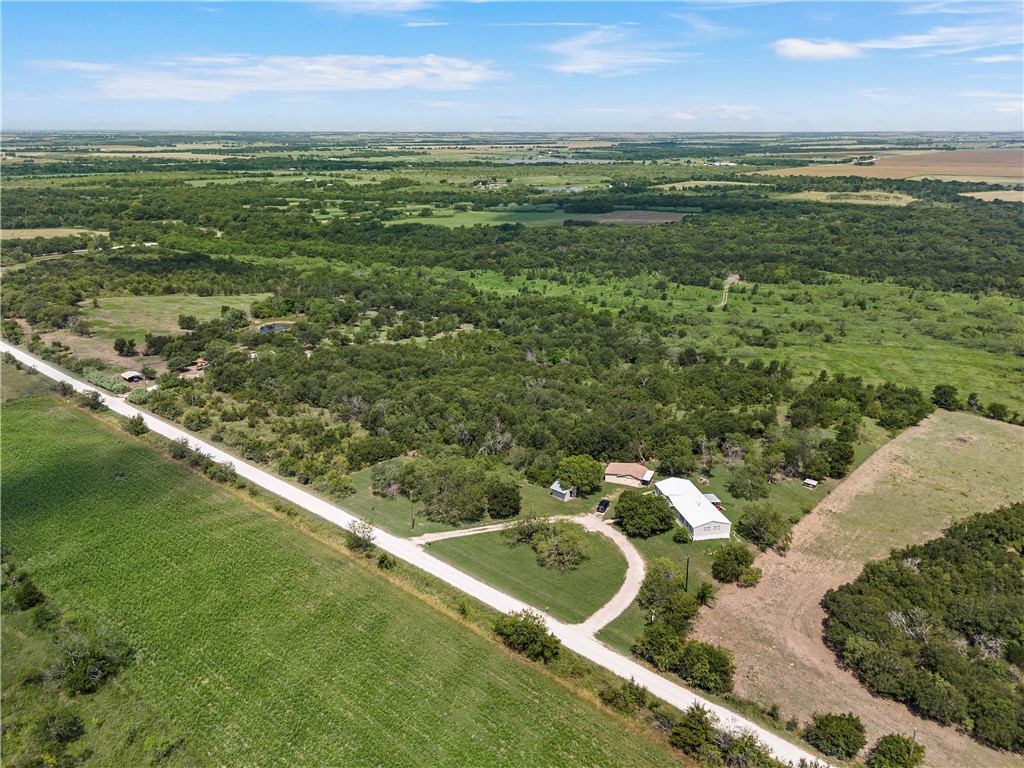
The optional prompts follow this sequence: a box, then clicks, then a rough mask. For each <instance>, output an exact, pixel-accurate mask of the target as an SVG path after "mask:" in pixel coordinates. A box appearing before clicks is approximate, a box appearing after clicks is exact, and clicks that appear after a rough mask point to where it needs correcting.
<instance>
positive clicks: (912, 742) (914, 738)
mask: <svg viewBox="0 0 1024 768" xmlns="http://www.w3.org/2000/svg"><path fill="white" fill-rule="evenodd" d="M916 745H917V728H914V735H913V736H911V737H910V760H909V761H907V765H913V764H914V747H915V746H916Z"/></svg>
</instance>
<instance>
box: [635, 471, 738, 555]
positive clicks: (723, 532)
mask: <svg viewBox="0 0 1024 768" xmlns="http://www.w3.org/2000/svg"><path fill="white" fill-rule="evenodd" d="M654 493H655V494H656V495H658V496H664V497H665V498H666V499H668V501H669V504H671V505H672V508H673V509H674V510H675V511H676V517H677V518H678V520H679V523H680V525H685V526H686V527H687V528H689V529H690V536H691V537H692V538H693V540H694V541H702V540H704V539H728V538H729V536H730V535H731V534H732V523H731V522H730V521H729V518H727V517H726V516H725V515H723V514H722V512H721V510H719V509H717V508H716V507H715V505H714V504H712V503H711V501H710V500H709V499H708V498H707V497H706V496H705V495H704V494H703V493H701V492H700V490H699V489H698V488H697V486H696V485H694V484H693V483H691V482H690V481H689V480H683V479H682V478H679V477H670V478H668V479H666V480H659V481H658V482H656V483H655V484H654Z"/></svg>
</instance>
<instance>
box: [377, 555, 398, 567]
mask: <svg viewBox="0 0 1024 768" xmlns="http://www.w3.org/2000/svg"><path fill="white" fill-rule="evenodd" d="M396 565H398V560H397V559H396V558H395V556H394V555H391V554H388V553H387V552H381V553H380V557H378V558H377V567H378V568H380V569H381V570H382V571H390V570H391V569H392V568H394V567H395V566H396Z"/></svg>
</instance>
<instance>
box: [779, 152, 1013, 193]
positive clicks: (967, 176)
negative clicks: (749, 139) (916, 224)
mask: <svg viewBox="0 0 1024 768" xmlns="http://www.w3.org/2000/svg"><path fill="white" fill-rule="evenodd" d="M760 173H761V174H762V175H766V176H863V177H865V178H869V179H917V178H929V179H942V180H947V181H950V180H957V181H987V182H991V183H994V184H1000V183H1007V184H1009V183H1018V184H1019V183H1021V182H1022V181H1024V154H1022V153H1021V151H1020V150H1013V149H989V150H974V149H962V150H953V151H945V152H943V151H925V152H901V153H893V154H885V155H882V156H881V157H879V158H878V160H877V161H876V162H875V164H874V165H853V164H849V163H843V164H840V165H810V166H805V167H801V168H779V169H773V170H770V171H760Z"/></svg>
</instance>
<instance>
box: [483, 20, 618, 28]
mask: <svg viewBox="0 0 1024 768" xmlns="http://www.w3.org/2000/svg"><path fill="white" fill-rule="evenodd" d="M624 23H630V22H624ZM487 26H488V27H600V26H604V25H602V24H598V23H597V22H596V21H495V22H492V23H490V24H488V25H487Z"/></svg>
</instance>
